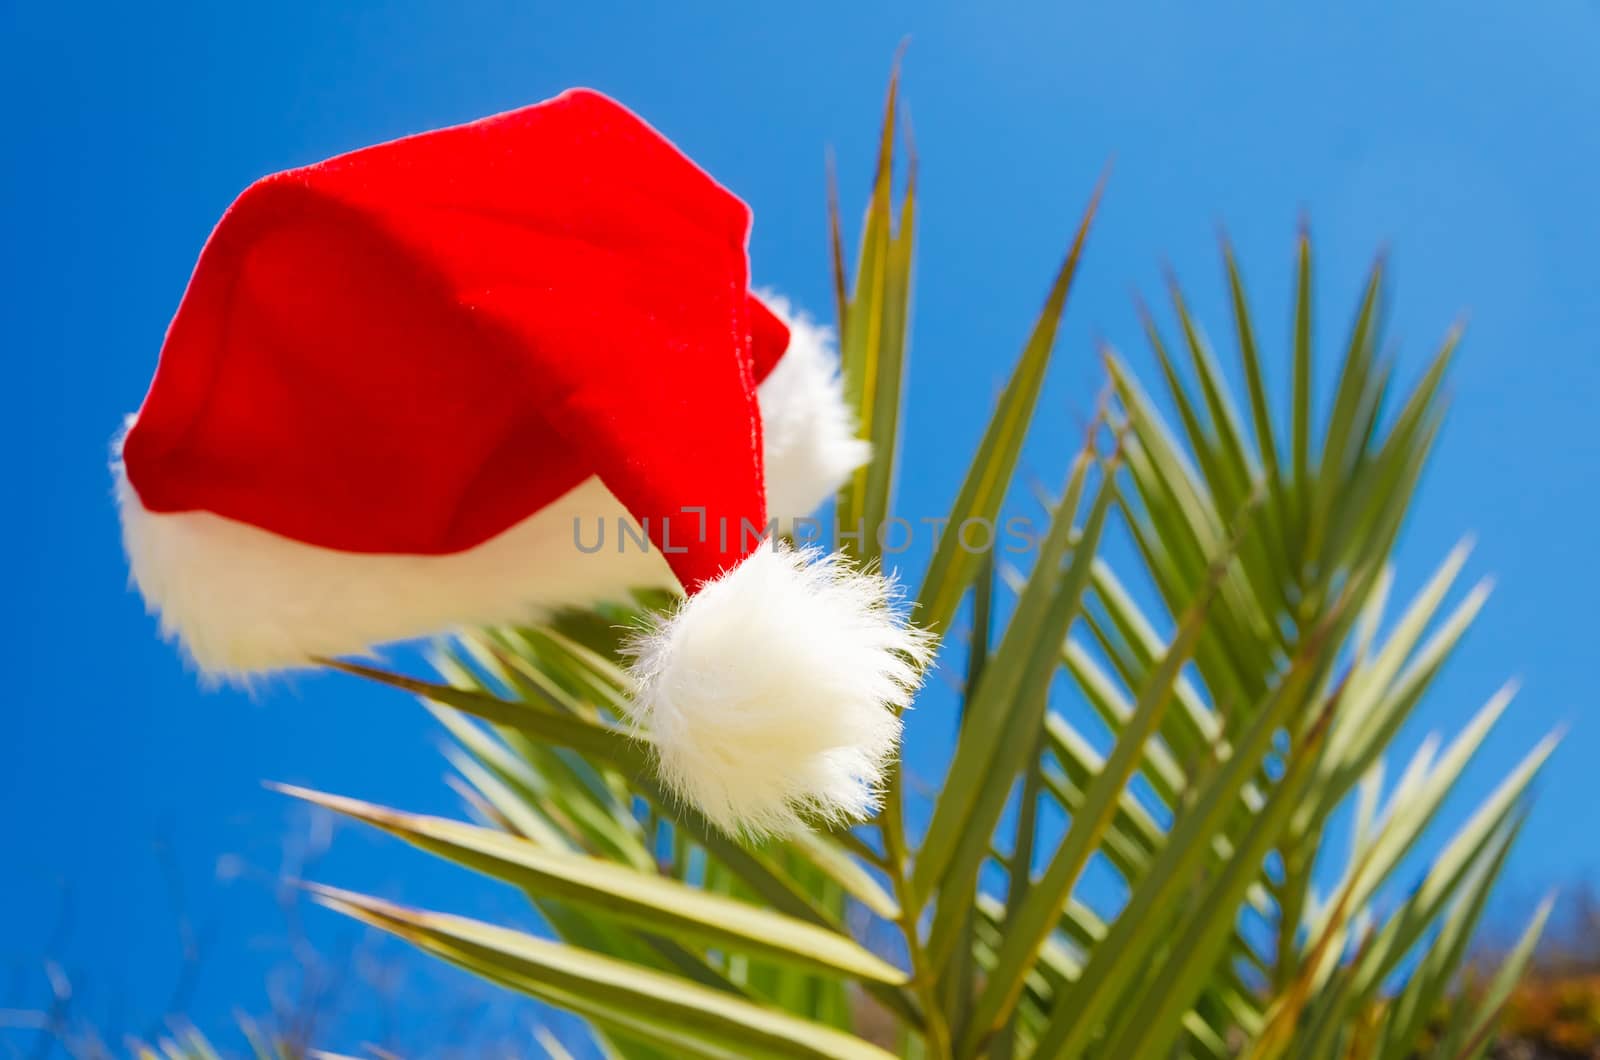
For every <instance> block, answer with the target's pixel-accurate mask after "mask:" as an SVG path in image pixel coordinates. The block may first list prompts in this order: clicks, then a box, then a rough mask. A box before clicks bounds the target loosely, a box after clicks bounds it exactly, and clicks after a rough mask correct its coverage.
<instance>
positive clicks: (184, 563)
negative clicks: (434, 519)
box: [115, 461, 678, 676]
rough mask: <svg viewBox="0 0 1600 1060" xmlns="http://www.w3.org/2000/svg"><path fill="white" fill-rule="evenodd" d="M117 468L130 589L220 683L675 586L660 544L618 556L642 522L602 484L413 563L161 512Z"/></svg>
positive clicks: (587, 485) (632, 547)
mask: <svg viewBox="0 0 1600 1060" xmlns="http://www.w3.org/2000/svg"><path fill="white" fill-rule="evenodd" d="M115 470H116V483H117V503H118V506H119V507H120V508H121V510H122V538H123V543H124V545H125V546H126V548H127V550H128V560H129V563H130V566H131V567H132V571H133V581H134V582H135V583H136V584H137V585H138V588H139V591H140V592H141V593H142V594H143V595H144V599H145V604H146V607H147V609H148V610H149V611H150V612H151V613H152V614H155V613H159V614H160V616H161V631H162V633H163V634H164V635H166V636H167V637H169V638H173V639H177V640H179V641H181V642H182V644H183V646H184V648H185V649H186V650H187V652H188V653H189V655H190V656H191V657H192V658H193V659H194V661H195V663H196V664H198V665H199V667H200V668H201V669H202V670H205V671H207V672H210V673H213V674H220V675H227V676H238V675H242V674H246V673H250V672H253V671H261V670H275V669H283V668H290V667H295V666H303V665H307V660H308V659H310V658H311V657H312V656H316V655H323V656H336V655H352V654H361V653H364V652H366V651H368V650H369V649H370V648H371V647H372V646H374V645H377V644H383V643H385V642H388V641H395V640H405V639H408V638H412V637H421V636H427V635H430V634H434V633H440V632H443V631H445V630H448V629H452V628H455V627H457V626H462V625H493V624H495V623H499V622H514V621H521V620H527V619H529V618H532V617H535V616H537V615H538V614H539V613H540V612H541V611H546V610H549V609H552V608H557V607H562V606H567V605H578V606H582V605H589V604H593V603H596V602H599V601H602V600H608V599H623V598H625V596H626V593H627V591H628V590H629V589H632V588H638V587H646V586H676V585H677V584H678V583H677V579H676V578H674V577H673V575H672V572H671V570H670V569H669V568H668V566H667V563H666V560H665V558H664V557H663V556H662V555H661V553H660V551H659V550H657V549H655V548H654V547H652V548H650V550H649V551H648V552H644V551H642V550H641V549H640V548H639V546H638V544H637V543H636V542H635V541H633V540H631V539H630V540H628V541H627V543H626V547H625V548H624V549H623V551H621V552H620V553H619V552H618V540H617V535H618V526H619V523H618V519H619V518H620V519H624V520H626V521H627V523H628V525H629V526H633V525H634V523H633V521H632V520H631V518H629V517H628V516H627V512H626V510H625V509H624V508H623V507H622V504H621V503H620V502H619V501H618V500H617V499H616V497H615V496H613V495H612V493H611V491H610V490H608V489H606V487H605V486H604V485H602V484H601V482H600V480H599V479H598V478H591V479H589V480H587V481H586V482H584V483H582V484H581V485H579V486H578V487H576V488H575V489H573V490H572V491H571V492H569V493H567V494H566V495H565V496H563V497H561V498H560V499H559V500H557V501H555V502H554V503H552V504H550V505H548V506H546V507H545V508H544V509H543V510H541V511H539V512H538V513H536V514H534V515H533V516H531V517H529V518H527V519H524V520H523V521H522V522H520V523H518V524H517V525H515V526H513V527H511V528H510V529H509V530H506V531H505V532H504V533H502V534H499V535H498V536H496V537H494V538H491V539H490V540H488V541H486V542H484V543H483V544H481V545H478V546H477V547H475V548H471V549H468V550H467V551H465V552H458V553H454V554H451V555H446V556H406V555H373V554H364V553H355V552H339V551H335V550H333V549H327V548H319V547H317V546H315V545H308V544H304V543H302V542H299V541H293V540H291V539H289V538H286V537H281V536H279V535H277V534H274V533H270V532H268V531H266V530H262V529H260V528H258V527H254V526H250V525H248V524H246V523H241V522H238V521H236V520H233V519H227V518H224V517H222V516H220V515H214V514H212V513H210V512H177V513H161V514H158V513H154V512H151V511H148V510H147V509H146V508H145V507H144V505H143V504H141V503H140V501H139V497H138V494H137V493H136V492H135V490H134V489H133V486H132V485H131V484H130V483H129V482H128V478H127V475H126V474H124V473H123V470H122V465H121V463H120V461H119V462H118V463H117V464H116V465H115ZM597 519H598V520H602V521H603V523H604V526H605V530H604V533H605V543H604V547H602V548H601V549H599V550H598V551H596V552H593V553H586V552H583V551H581V550H580V549H579V547H578V545H577V543H576V542H575V539H574V536H573V534H574V528H573V521H574V520H581V525H580V532H581V534H582V541H583V543H584V546H585V547H593V545H594V542H595V535H596V533H597V532H598V531H597V530H596V520H597Z"/></svg>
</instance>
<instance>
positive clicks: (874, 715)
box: [632, 542, 933, 837]
mask: <svg viewBox="0 0 1600 1060" xmlns="http://www.w3.org/2000/svg"><path fill="white" fill-rule="evenodd" d="M634 650H635V659H634V663H633V667H632V669H633V674H634V677H635V678H636V679H637V681H638V687H637V690H636V692H635V694H634V697H633V700H632V711H633V721H634V723H635V724H636V725H637V726H638V728H639V729H640V730H641V731H642V732H644V733H645V734H647V735H648V736H649V737H650V739H651V740H652V742H653V743H654V745H655V751H656V756H657V760H658V767H659V769H660V773H661V777H662V779H663V780H664V781H665V782H666V784H667V785H668V786H669V787H670V788H671V789H672V790H673V791H674V792H676V793H677V794H678V795H679V796H680V797H682V798H683V799H685V800H687V801H688V802H690V803H692V804H694V805H695V806H697V807H698V808H699V809H700V811H701V812H702V813H704V814H705V815H706V817H707V818H708V819H709V820H710V821H711V822H712V823H714V824H715V825H717V826H718V827H719V828H721V829H723V830H724V831H726V832H728V833H729V834H732V835H743V836H750V837H757V836H763V835H772V834H786V833H792V832H794V831H795V830H797V829H799V828H801V827H803V825H804V824H805V822H806V821H808V820H814V821H825V822H830V823H838V822H846V821H855V820H860V819H862V818H865V817H867V816H869V815H870V814H871V813H872V812H873V811H874V810H875V809H876V808H877V806H878V801H879V794H880V787H881V781H882V778H883V772H884V768H885V766H886V764H887V763H888V761H889V759H890V756H891V755H893V754H894V752H895V749H896V747H897V746H898V743H899V739H900V718H899V712H900V711H901V710H903V709H905V707H906V706H908V705H909V703H910V701H911V696H912V694H913V693H914V692H915V691H916V689H917V686H918V685H919V684H921V681H922V671H923V669H924V668H925V667H926V666H927V664H928V662H929V660H930V658H931V656H932V654H933V642H932V638H931V637H929V636H928V635H927V634H926V633H924V632H923V631H921V630H917V629H913V628H911V627H909V626H907V624H906V622H905V620H904V617H903V616H902V615H901V614H900V612H899V609H898V600H897V594H896V592H895V588H894V585H893V583H892V582H891V581H890V580H889V579H887V578H885V577H884V576H882V575H881V574H877V573H870V572H863V571H860V570H857V569H856V568H854V567H852V566H851V565H850V564H849V563H848V561H846V560H845V559H844V558H843V557H842V556H840V555H838V554H837V553H835V554H832V555H828V556H822V555H821V554H820V553H819V552H818V551H817V550H815V549H807V550H801V549H794V548H791V547H789V546H787V545H782V544H777V543H773V542H768V543H766V544H763V545H762V546H761V547H760V548H758V549H756V551H754V552H752V553H751V554H750V555H749V556H747V557H746V558H745V559H744V561H743V562H741V563H740V564H739V565H738V566H737V567H734V568H732V569H731V570H729V571H728V572H727V573H725V574H724V575H722V577H720V578H718V579H716V580H715V581H711V582H708V583H707V584H706V585H705V586H703V587H702V588H701V589H700V591H699V592H697V593H695V594H694V595H693V596H691V597H690V598H688V599H687V600H685V601H684V602H683V604H682V605H681V606H680V607H679V608H678V610H677V612H676V613H675V614H673V615H672V616H671V617H670V618H668V619H666V620H665V621H663V622H662V623H661V624H660V625H659V626H658V627H657V628H656V629H654V630H653V631H651V632H650V633H648V634H647V635H645V636H644V637H643V638H642V639H641V640H640V641H639V642H638V643H637V644H636V645H635V646H634Z"/></svg>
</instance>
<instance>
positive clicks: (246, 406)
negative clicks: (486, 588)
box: [123, 91, 786, 591]
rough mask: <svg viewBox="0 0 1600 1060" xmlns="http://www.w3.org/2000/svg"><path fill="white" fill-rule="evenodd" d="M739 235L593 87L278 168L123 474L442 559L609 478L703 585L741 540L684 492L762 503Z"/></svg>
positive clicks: (152, 399)
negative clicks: (589, 482)
mask: <svg viewBox="0 0 1600 1060" xmlns="http://www.w3.org/2000/svg"><path fill="white" fill-rule="evenodd" d="M748 227H749V213H748V211H747V210H746V208H745V206H744V204H743V203H741V202H740V201H739V200H738V199H736V198H735V197H734V196H733V195H731V194H730V193H728V192H727V191H726V190H725V189H723V188H722V187H720V186H719V185H717V184H716V182H715V181H713V180H712V179H711V178H710V177H709V176H707V175H706V174H705V173H704V172H703V171H701V170H700V169H699V168H698V167H696V166H695V165H694V164H693V163H691V162H690V161H689V160H688V159H686V158H685V157H684V156H683V155H682V154H680V153H679V152H678V151H677V150H676V149H675V148H673V146H672V145H671V144H669V143H668V142H667V141H666V140H664V139H663V138H662V137H661V136H660V135H659V134H657V133H656V132H654V131H653V130H652V129H650V128H649V127H648V126H646V125H645V124H644V123H643V122H641V121H639V120H638V119H637V118H636V117H634V116H633V115H632V114H630V113H629V112H628V111H626V110H625V109H623V108H622V107H620V106H618V105H617V104H615V103H613V102H612V101H610V100H608V99H606V98H605V97H603V96H600V95H598V94H596V93H593V92H587V91H573V92H568V93H565V94H563V95H561V96H559V97H557V98H555V99H553V100H550V101H548V102H546V103H542V104H538V105H536V106H531V107H525V108H523V109H521V110H516V111H512V112H510V113H507V114H501V115H497V116H495V117H491V118H486V119H483V120H482V121H477V122H473V123H471V124H469V125H463V126H458V127H455V128H450V129H444V130H440V131H437V132H432V133H426V134H423V135H420V136H413V137H408V138H406V139H403V140H397V141H395V142H393V143H387V144H382V145H379V146H377V147H371V148H367V149H365V150H361V151H356V152H354V153H352V154H348V155H343V156H340V157H338V158H334V159H331V160H329V161H326V162H321V163H318V164H316V165H312V166H307V167H304V168H302V169H294V170H289V171H287V172H284V173H279V174H275V175H273V176H270V177H267V178H265V179H263V180H261V181H258V182H257V183H255V184H254V185H252V186H251V187H250V188H249V189H248V190H246V191H245V192H244V194H243V195H241V196H240V197H239V199H238V200H237V201H236V202H235V203H234V205H233V206H232V207H231V208H230V209H229V210H228V212H227V213H226V214H225V215H224V216H223V218H222V221H221V223H220V224H219V225H218V226H217V229H216V231H215V232H214V233H213V234H212V236H211V239H210V241H209V242H208V243H207V245H206V248H205V250H204V251H203V253H202V254H201V257H200V262H199V265H198V266H197V267H196V270H195V274H194V277H193V279H192V280H191V282H190V285H189V290H188V292H187V293H186V294H185V296H184V299H183V302H182V304H181V305H180V307H179V309H178V313H177V315H176V317H175V318H174V320H173V322H172V326H171V329H170V330H169V332H168V334H167V340H166V344H165V346H164V348H163V350H162V355H161V362H160V367H159V368H158V370H157V372H156V376H155V381H154V383H153V384H152V387H151V390H150V393H149V396H148V397H147V398H146V400H145V403H144V407H143V408H142V409H141V411H140V415H139V417H138V420H137V422H136V424H135V425H134V426H133V428H132V429H131V430H130V431H129V432H128V435H127V438H126V441H125V443H124V449H123V460H124V462H125V464H126V468H127V475H128V479H129V482H130V483H131V485H132V486H133V488H134V489H135V490H136V491H137V493H138V495H139V499H140V500H141V501H142V502H143V504H144V506H145V507H146V508H147V509H148V510H150V511H152V512H179V511H189V510H196V509H199V510H204V511H209V512H213V513H215V514H217V515H221V516H224V517H226V518H230V519H235V520H239V521H241V522H244V523H247V524H249V525H251V526H255V527H259V528H261V529H263V530H268V531H271V532H273V533H276V534H280V535H282V536H284V537H288V538H292V539H294V540H297V541H302V542H305V543H307V544H312V545H318V546H322V547H325V548H332V549H339V550H343V551H348V552H378V553H408V554H419V555H436V554H443V553H452V552H459V551H461V550H463V549H467V548H470V547H472V546H474V545H478V544H481V543H482V542H484V541H486V540H488V539H489V538H491V537H493V536H494V535H496V534H499V533H501V532H502V531H504V530H506V529H507V528H509V527H510V526H512V525H513V524H515V523H517V522H518V521H520V520H522V519H524V518H526V517H527V516H528V515H529V514H530V513H532V512H535V511H537V510H539V509H541V508H543V507H544V506H545V505H546V504H548V503H550V502H551V501H553V500H554V499H556V498H557V497H559V496H561V495H562V494H564V493H566V492H567V491H569V490H570V489H572V488H573V487H574V486H576V485H578V483H580V482H582V481H583V480H584V479H586V478H588V477H589V476H590V475H593V474H599V475H600V477H601V478H602V479H603V480H604V481H605V483H606V485H607V486H608V487H609V488H610V489H611V490H612V492H614V493H615V494H616V495H617V497H618V498H619V499H620V500H621V501H622V503H623V504H624V505H625V506H626V507H627V508H628V510H629V511H630V512H631V513H633V515H634V516H635V517H636V518H638V519H639V521H640V523H641V525H643V526H646V527H648V528H649V530H650V533H651V538H652V540H653V541H654V542H655V544H656V545H657V547H663V546H664V545H667V544H669V543H670V545H671V551H668V552H666V553H665V554H666V555H668V557H669V562H671V563H672V565H673V569H674V571H675V573H676V574H677V575H678V577H679V580H680V581H681V582H682V583H683V584H684V586H685V587H686V588H688V589H690V590H691V591H692V589H693V588H694V587H695V586H696V585H698V584H699V583H700V582H702V581H704V580H705V579H707V578H710V577H713V576H715V575H716V574H717V573H719V572H720V571H721V569H722V568H723V567H724V566H725V565H726V564H728V563H730V562H734V561H737V560H738V559H739V558H740V557H741V555H742V553H737V552H736V553H732V554H722V553H721V550H720V549H707V548H703V547H699V542H698V541H697V540H695V539H696V538H697V536H698V534H697V533H691V532H690V531H691V524H693V526H692V529H694V530H695V531H698V515H697V514H691V515H685V514H684V513H682V512H681V511H680V509H681V508H682V507H684V506H694V507H704V508H705V509H707V512H708V513H709V514H710V516H711V517H712V518H713V519H717V518H724V519H728V520H730V521H731V522H732V523H733V524H734V525H738V524H739V523H740V522H741V521H748V522H750V523H751V524H752V525H756V526H760V525H762V524H763V523H764V521H765V509H764V500H763V491H762V485H761V465H760V456H761V448H760V447H761V440H760V421H759V416H758V415H757V410H756V403H755V392H754V387H755V382H756V380H755V377H754V368H753V362H752V360H751V354H750V339H749V333H750V328H751V321H750V317H751V313H750V310H749V308H748V305H749V302H750V300H749V299H748V296H747V293H746V290H747V286H748V277H747V275H746V261H745V249H744V243H745V238H746V232H747V230H748ZM756 315H757V316H758V317H759V318H760V323H761V325H762V331H761V336H762V343H761V346H762V349H763V356H764V359H765V360H767V361H768V362H769V363H768V365H767V367H769V368H770V363H771V362H772V361H775V359H776V358H775V357H773V355H772V352H771V351H772V350H773V349H774V348H780V349H781V346H779V345H778V341H779V340H778V339H777V335H776V329H777V328H782V326H783V325H782V324H781V322H779V321H777V320H776V319H775V318H774V317H772V315H771V314H770V313H769V312H767V311H766V310H765V309H761V310H760V311H759V312H758V313H757V314H756ZM774 325H776V328H775V327H774ZM785 338H786V336H785ZM713 525H715V524H714V523H713ZM718 544H720V542H718Z"/></svg>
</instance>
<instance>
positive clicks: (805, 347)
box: [756, 292, 872, 526]
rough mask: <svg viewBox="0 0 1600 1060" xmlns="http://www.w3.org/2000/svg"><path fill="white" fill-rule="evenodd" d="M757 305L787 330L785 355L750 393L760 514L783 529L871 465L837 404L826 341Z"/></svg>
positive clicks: (784, 310) (824, 332)
mask: <svg viewBox="0 0 1600 1060" xmlns="http://www.w3.org/2000/svg"><path fill="white" fill-rule="evenodd" d="M761 298H762V300H763V301H764V302H766V304H767V307H768V308H769V309H771V310H772V311H773V312H774V313H775V314H777V316H778V317H779V318H781V319H782V320H783V322H784V323H785V324H787V325H788V326H789V348H788V349H787V350H786V351H785V352H784V355H783V356H782V357H781V358H779V360H778V363H777V364H775V365H773V367H772V371H771V372H769V373H768V374H767V378H765V379H763V380H762V381H761V386H760V387H758V388H757V391H756V398H757V401H758V402H759V403H760V405H761V433H762V438H763V439H764V442H765V456H764V459H765V464H766V469H767V512H768V514H769V515H770V516H772V517H773V518H776V519H779V520H780V521H782V524H783V525H784V526H787V525H788V524H789V521H790V520H793V519H794V518H795V517H797V516H804V515H810V514H811V513H812V512H814V511H816V510H817V508H818V507H819V506H820V505H821V504H822V502H823V501H825V500H827V499H828V498H829V497H831V496H832V495H833V494H834V493H835V492H837V491H838V489H839V487H840V486H842V485H844V482H845V480H846V479H848V478H849V477H850V474H851V473H852V472H853V471H855V469H856V468H858V467H861V466H862V465H863V464H865V463H866V462H867V461H868V460H870V459H871V458H872V444H871V443H870V442H867V441H865V440H863V439H861V438H857V437H856V424H855V421H854V419H853V417H852V416H851V415H850V410H849V408H847V407H846V405H845V403H844V383H843V381H842V380H841V379H840V378H839V356H838V354H837V353H835V352H834V349H833V337H832V334H831V333H830V332H829V331H828V329H827V328H824V327H820V326H818V325H817V324H815V323H813V322H812V320H811V319H810V318H809V317H807V316H805V315H804V314H803V313H796V312H794V311H793V310H792V309H791V308H790V307H789V303H788V302H787V301H786V300H784V299H783V298H781V297H778V296H776V295H773V294H771V293H767V292H763V293H762V295H761Z"/></svg>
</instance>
